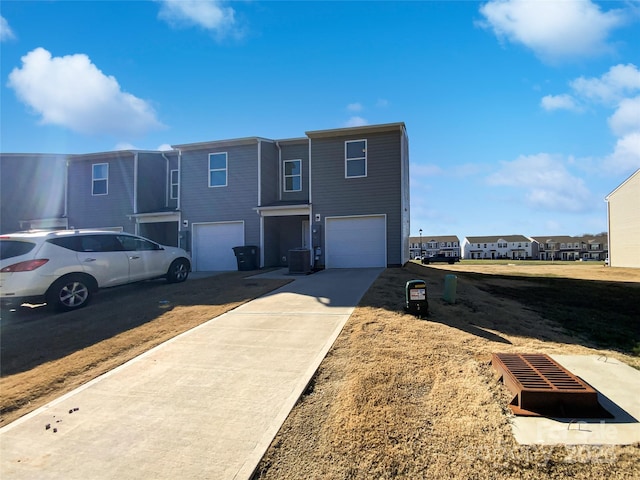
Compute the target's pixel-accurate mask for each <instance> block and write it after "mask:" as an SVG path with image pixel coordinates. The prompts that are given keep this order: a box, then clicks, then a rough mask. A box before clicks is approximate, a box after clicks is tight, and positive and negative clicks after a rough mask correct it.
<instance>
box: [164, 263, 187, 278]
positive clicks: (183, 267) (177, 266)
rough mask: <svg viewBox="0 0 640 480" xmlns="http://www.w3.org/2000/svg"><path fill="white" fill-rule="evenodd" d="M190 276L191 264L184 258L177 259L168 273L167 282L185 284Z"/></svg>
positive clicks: (170, 266)
mask: <svg viewBox="0 0 640 480" xmlns="http://www.w3.org/2000/svg"><path fill="white" fill-rule="evenodd" d="M188 276H189V262H188V261H187V260H185V259H184V258H177V259H175V260H174V261H173V262H171V265H169V271H168V272H167V282H169V283H180V282H184V281H185V280H186V279H187V277H188Z"/></svg>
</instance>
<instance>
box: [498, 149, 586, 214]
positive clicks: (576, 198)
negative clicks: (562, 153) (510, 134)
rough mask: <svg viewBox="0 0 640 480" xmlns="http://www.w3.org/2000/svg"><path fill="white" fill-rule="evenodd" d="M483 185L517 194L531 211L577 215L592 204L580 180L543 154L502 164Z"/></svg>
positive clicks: (556, 157)
mask: <svg viewBox="0 0 640 480" xmlns="http://www.w3.org/2000/svg"><path fill="white" fill-rule="evenodd" d="M487 183H488V184H489V185H491V186H505V187H513V188H516V189H519V190H521V191H522V199H523V200H524V201H525V203H527V204H528V205H529V206H530V207H532V208H535V209H544V210H549V211H564V212H567V211H569V212H581V211H589V210H590V209H591V208H592V207H593V204H594V198H593V195H592V194H591V193H590V192H589V190H588V189H587V187H586V186H585V184H584V182H583V180H582V179H580V178H578V177H575V176H573V175H572V174H571V173H570V172H569V171H568V170H567V169H566V167H565V166H564V164H563V159H562V158H561V157H558V156H554V155H550V154H547V153H540V154H538V155H529V156H520V157H518V158H517V159H516V160H514V161H512V162H504V163H503V164H502V168H501V169H500V170H499V171H497V172H495V173H493V174H491V175H490V176H489V177H487Z"/></svg>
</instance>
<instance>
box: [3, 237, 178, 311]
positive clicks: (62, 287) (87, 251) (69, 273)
mask: <svg viewBox="0 0 640 480" xmlns="http://www.w3.org/2000/svg"><path fill="white" fill-rule="evenodd" d="M190 271H191V258H190V257H189V254H188V253H187V252H186V251H184V250H183V249H181V248H176V247H168V246H165V245H160V244H158V243H156V242H153V241H151V240H149V239H147V238H143V237H139V236H137V235H131V234H128V233H120V232H108V231H98V230H96V231H91V230H60V231H53V232H52V231H47V232H45V231H42V232H23V233H12V234H8V235H0V301H2V302H3V303H8V302H10V303H18V302H20V303H22V302H24V301H33V300H38V301H42V300H44V301H45V302H46V303H47V305H48V306H50V307H52V308H55V309H57V310H75V309H78V308H82V307H84V306H85V305H87V303H89V301H90V299H91V296H92V295H93V294H94V293H95V292H97V291H98V289H100V288H105V287H113V286H116V285H124V284H128V283H133V282H138V281H142V280H150V279H153V278H161V277H164V278H166V279H167V281H168V282H169V283H178V282H184V281H185V280H186V279H187V277H188V276H189V272H190Z"/></svg>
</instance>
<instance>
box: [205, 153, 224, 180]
mask: <svg viewBox="0 0 640 480" xmlns="http://www.w3.org/2000/svg"><path fill="white" fill-rule="evenodd" d="M209 186H210V187H226V186H227V152H222V153H210V154H209Z"/></svg>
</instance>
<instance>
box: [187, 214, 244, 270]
mask: <svg viewBox="0 0 640 480" xmlns="http://www.w3.org/2000/svg"><path fill="white" fill-rule="evenodd" d="M241 245H244V224H243V223H242V222H228V223H212V224H201V225H194V227H193V251H194V255H193V256H194V260H195V270H196V271H200V272H207V271H229V270H237V268H238V264H237V261H236V257H235V255H234V253H233V247H237V246H241Z"/></svg>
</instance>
